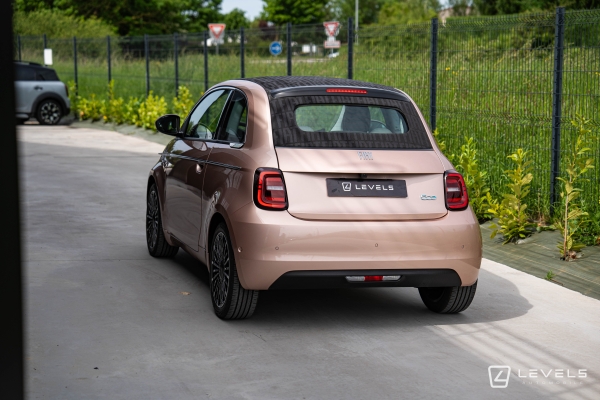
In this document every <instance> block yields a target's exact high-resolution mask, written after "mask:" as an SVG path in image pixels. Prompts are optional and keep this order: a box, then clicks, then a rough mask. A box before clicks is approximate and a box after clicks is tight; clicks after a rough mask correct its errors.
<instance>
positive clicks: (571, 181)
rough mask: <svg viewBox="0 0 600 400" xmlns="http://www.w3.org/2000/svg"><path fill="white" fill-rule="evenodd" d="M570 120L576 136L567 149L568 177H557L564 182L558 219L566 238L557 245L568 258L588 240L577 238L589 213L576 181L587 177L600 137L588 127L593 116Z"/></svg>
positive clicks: (572, 256) (564, 256) (557, 223)
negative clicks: (584, 206)
mask: <svg viewBox="0 0 600 400" xmlns="http://www.w3.org/2000/svg"><path fill="white" fill-rule="evenodd" d="M571 124H572V125H573V126H574V127H575V128H576V130H577V139H576V140H575V141H574V143H573V144H572V145H571V148H570V149H568V150H569V157H568V158H567V160H566V164H567V168H566V169H567V177H564V178H563V177H559V178H558V179H559V180H560V181H561V182H562V183H563V187H562V190H561V192H560V198H561V202H562V204H561V211H562V216H561V218H559V219H558V220H557V221H556V225H557V226H558V227H559V229H560V230H561V231H562V234H563V240H562V242H561V243H558V244H557V247H558V249H559V251H560V255H561V258H562V259H563V260H566V261H570V260H573V259H575V258H576V257H577V252H578V251H579V250H581V249H583V248H584V247H585V243H582V242H580V241H578V240H577V239H578V235H579V236H580V232H581V226H582V225H583V223H584V221H585V219H586V217H587V216H588V213H587V212H585V211H584V210H583V209H582V207H581V202H580V201H579V196H580V194H581V192H582V189H581V188H579V187H577V185H578V184H580V183H581V181H584V180H586V179H585V178H584V177H583V176H584V175H585V174H586V173H587V172H588V171H589V170H591V169H592V168H594V158H593V157H591V154H590V153H592V149H591V147H592V146H593V143H594V141H595V140H598V139H597V138H596V137H595V135H594V134H593V133H594V132H593V131H592V130H591V129H590V128H589V124H590V120H588V119H585V118H583V117H582V116H580V115H577V117H576V119H575V120H573V121H571Z"/></svg>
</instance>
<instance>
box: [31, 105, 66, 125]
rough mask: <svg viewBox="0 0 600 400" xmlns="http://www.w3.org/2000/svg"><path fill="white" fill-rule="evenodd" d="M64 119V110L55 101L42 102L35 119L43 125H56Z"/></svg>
mask: <svg viewBox="0 0 600 400" xmlns="http://www.w3.org/2000/svg"><path fill="white" fill-rule="evenodd" d="M62 117H63V109H62V107H61V105H60V103H59V102H58V101H56V100H54V99H46V100H42V101H41V103H40V104H38V107H37V110H36V111H35V118H36V119H37V120H38V122H39V123H40V124H41V125H56V124H58V123H59V122H60V120H61V118H62Z"/></svg>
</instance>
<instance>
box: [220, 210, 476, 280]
mask: <svg viewBox="0 0 600 400" xmlns="http://www.w3.org/2000/svg"><path fill="white" fill-rule="evenodd" d="M228 223H229V227H230V234H231V240H232V244H233V248H234V254H235V261H236V265H237V270H238V275H239V278H240V281H241V284H242V286H243V287H244V288H246V289H253V290H267V289H275V288H285V287H288V286H295V285H298V286H302V284H304V283H306V284H308V285H309V286H307V287H315V285H318V283H315V282H316V281H318V280H323V284H324V285H326V287H330V286H329V285H334V286H336V285H337V284H340V283H339V277H340V276H341V277H342V278H341V279H343V280H345V276H346V275H348V273H349V272H352V271H356V273H353V275H360V273H359V271H365V270H368V271H375V270H377V271H388V272H386V273H381V274H380V275H401V276H403V278H402V279H401V280H400V281H398V282H396V283H397V284H391V285H389V286H416V287H418V286H421V287H427V286H432V287H433V286H457V285H462V286H469V285H472V284H473V283H475V281H476V280H477V277H478V275H479V267H480V265H481V233H480V230H479V224H478V223H477V220H476V219H475V216H474V215H473V212H472V211H471V209H470V208H468V209H466V210H464V211H457V212H450V213H448V214H447V215H446V216H444V217H442V218H439V219H435V220H421V221H307V220H301V219H298V218H295V217H293V216H291V215H290V214H289V213H288V212H285V211H283V212H281V211H266V210H260V209H258V208H256V207H255V206H254V204H248V205H247V206H244V207H242V208H241V209H239V210H238V211H236V212H235V213H233V214H231V215H229V218H228ZM440 270H443V271H447V270H449V271H453V274H451V275H452V276H450V275H448V274H447V273H439V271H440ZM392 271H393V273H392ZM401 271H404V273H401ZM407 271H412V272H407ZM428 271H436V272H432V273H429V272H428ZM454 274H455V275H457V276H458V280H456V279H455V278H454ZM367 275H378V273H374V272H371V273H369V274H367ZM291 281H298V282H299V283H297V284H296V283H288V282H291ZM326 282H327V283H326ZM389 283H393V282H389ZM341 284H342V285H344V283H343V282H342V283H341ZM376 285H377V286H382V285H388V283H385V284H382V283H379V282H378V283H377V284H376ZM361 286H365V285H364V284H363V285H361V284H352V287H361Z"/></svg>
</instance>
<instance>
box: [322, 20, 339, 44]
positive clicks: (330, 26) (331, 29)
mask: <svg viewBox="0 0 600 400" xmlns="http://www.w3.org/2000/svg"><path fill="white" fill-rule="evenodd" d="M323 26H324V27H325V34H326V35H327V40H326V41H325V42H323V47H324V48H326V49H339V48H340V47H341V43H340V41H339V40H335V37H336V36H337V34H338V33H339V31H340V23H339V22H338V21H328V22H323Z"/></svg>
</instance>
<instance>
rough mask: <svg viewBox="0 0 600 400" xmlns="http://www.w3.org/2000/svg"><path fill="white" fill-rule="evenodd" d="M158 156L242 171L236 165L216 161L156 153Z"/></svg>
mask: <svg viewBox="0 0 600 400" xmlns="http://www.w3.org/2000/svg"><path fill="white" fill-rule="evenodd" d="M158 155H159V156H162V157H173V158H180V159H182V160H188V161H194V162H197V163H198V164H208V165H214V166H216V167H223V168H229V169H233V170H235V171H238V170H240V169H242V167H238V166H236V165H231V164H223V163H220V162H216V161H208V160H201V159H199V158H194V157H188V156H182V155H181V154H173V153H158Z"/></svg>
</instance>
